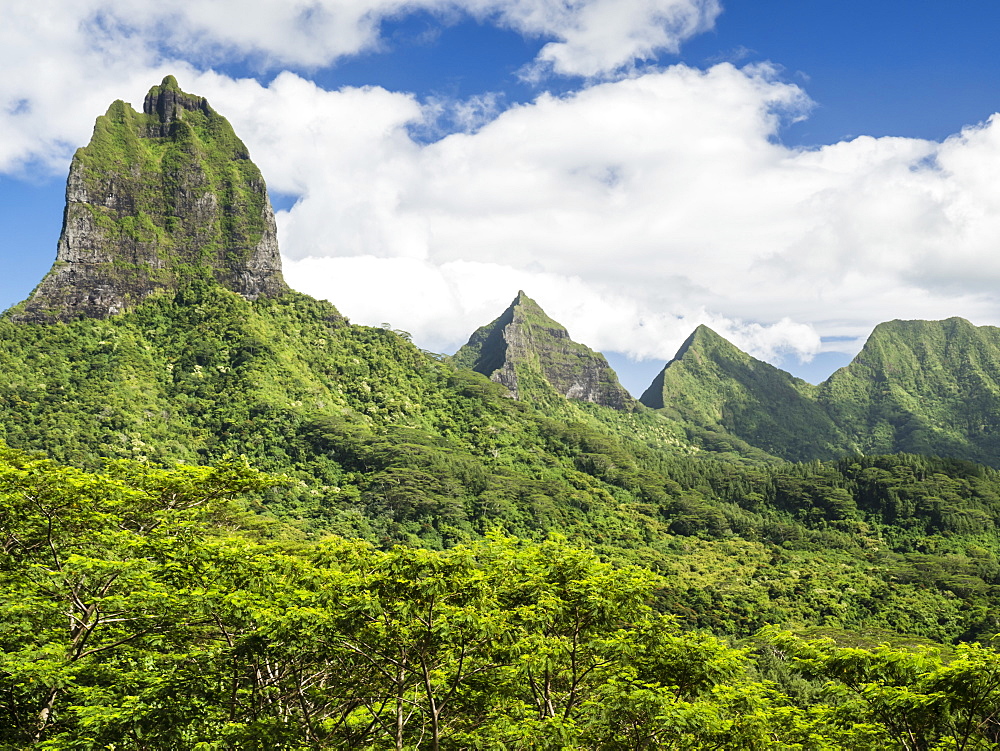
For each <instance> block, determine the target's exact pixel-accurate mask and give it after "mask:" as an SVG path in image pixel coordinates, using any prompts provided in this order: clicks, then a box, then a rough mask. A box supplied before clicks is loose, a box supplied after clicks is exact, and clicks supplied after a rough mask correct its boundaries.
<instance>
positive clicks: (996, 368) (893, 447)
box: [640, 318, 1000, 466]
mask: <svg viewBox="0 0 1000 751" xmlns="http://www.w3.org/2000/svg"><path fill="white" fill-rule="evenodd" d="M640 401H641V402H642V403H643V404H645V405H646V406H648V407H650V408H653V409H656V410H659V411H661V412H662V413H664V414H666V415H668V416H670V417H674V418H675V419H679V420H682V421H684V422H687V423H690V424H694V425H697V426H700V427H705V428H714V429H722V430H725V431H727V432H729V433H731V434H732V435H734V436H736V437H738V438H740V439H742V440H744V441H746V442H747V443H749V444H751V445H752V446H755V447H757V448H760V449H763V450H764V451H767V452H768V453H771V454H774V455H776V456H780V457H783V458H786V459H793V460H810V459H828V458H834V457H836V456H842V455H845V454H849V453H890V452H901V451H902V452H911V453H920V454H936V455H941V456H953V457H958V458H964V459H970V460H973V461H978V462H981V463H985V464H990V465H993V466H997V465H998V464H1000V328H996V327H993V326H974V325H972V324H971V323H969V322H968V321H966V320H964V319H962V318H949V319H947V320H944V321H899V320H897V321H889V322H886V323H882V324H879V325H878V326H877V327H876V328H875V330H874V331H873V332H872V334H871V336H870V337H869V339H868V341H867V342H866V343H865V346H864V347H863V348H862V350H861V352H860V353H858V355H857V357H855V358H854V359H853V360H852V361H851V363H850V364H848V365H847V366H845V367H843V368H841V369H840V370H838V371H836V372H835V373H834V374H833V375H831V376H830V378H828V379H827V380H826V381H824V382H823V383H822V384H819V385H818V386H813V385H811V384H808V383H806V382H805V381H802V380H800V379H798V378H795V377H794V376H792V375H791V374H789V373H786V372H785V371H783V370H780V369H779V368H776V367H774V366H772V365H769V364H767V363H765V362H763V361H761V360H757V359H756V358H753V357H751V356H750V355H748V354H746V353H744V352H742V351H741V350H739V349H738V348H737V347H735V346H734V345H732V344H730V343H729V342H728V341H726V340H725V339H723V338H722V337H721V336H719V335H718V334H716V333H715V332H712V331H711V330H710V329H708V328H706V327H699V329H698V330H696V331H695V333H694V334H692V335H691V337H690V338H689V339H688V340H687V341H686V342H685V343H684V345H682V347H681V348H680V350H679V351H678V354H677V356H676V357H675V358H674V359H673V360H671V361H670V362H669V363H667V365H666V366H665V367H664V369H663V371H661V372H660V374H659V375H658V376H657V377H656V379H655V380H654V382H653V384H652V385H651V386H650V388H649V389H647V390H646V392H645V393H644V394H643V395H642V396H641V397H640Z"/></svg>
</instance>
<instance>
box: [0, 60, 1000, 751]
mask: <svg viewBox="0 0 1000 751" xmlns="http://www.w3.org/2000/svg"><path fill="white" fill-rule="evenodd" d="M73 170H74V171H73V172H72V173H71V179H70V187H69V192H70V193H73V192H74V191H76V193H74V195H75V196H76V198H75V199H74V202H73V203H74V205H73V206H72V207H71V208H72V211H73V212H84V213H85V215H84V214H80V216H82V217H83V219H85V220H86V221H83V220H81V221H76V219H73V218H72V217H71V212H70V211H69V210H68V211H67V223H66V227H65V228H64V230H65V231H64V236H63V239H62V240H61V241H60V243H61V244H60V253H62V250H63V248H70V246H71V245H72V246H73V247H87V248H92V249H95V252H96V251H101V253H105V254H106V256H107V257H104V256H101V258H100V259H98V261H97V262H94V263H92V262H90V261H81V260H80V259H75V260H74V259H70V258H69V257H68V256H67V257H66V258H62V260H60V261H58V262H57V263H56V265H55V266H54V268H53V272H52V273H51V274H50V275H49V277H47V279H46V282H44V283H43V285H42V286H40V287H39V290H42V291H43V292H45V290H47V292H45V293H44V294H40V295H37V299H36V297H34V296H33V298H32V299H33V300H34V303H37V306H41V307H39V308H38V309H37V310H35V312H34V313H31V314H30V315H26V314H25V311H26V310H28V308H26V307H24V306H22V307H21V308H18V309H14V310H13V311H11V312H9V313H8V314H7V315H6V316H5V317H4V319H2V320H0V407H2V409H0V439H2V441H0V545H2V548H0V580H2V583H0V748H4V749H20V748H50V749H96V748H113V749H137V750H138V749H160V748H162V749H188V748H191V749H203V750H206V749H223V748H240V749H255V748H259V749H283V748H287V749H306V748H310V749H315V748H433V749H439V748H456V749H457V748H470V749H471V748H482V749H494V748H510V749H517V748H552V749H583V748H587V749H591V748H594V749H622V748H629V749H644V748H650V749H653V748H657V749H659V748H666V749H671V748H673V749H702V748H745V749H765V748H787V749H834V748H856V749H871V748H878V747H885V748H899V749H908V750H912V751H932V750H935V751H945V749H949V750H952V751H954V750H955V749H973V748H995V747H997V745H996V744H997V743H998V741H1000V723H998V717H1000V715H998V713H1000V657H998V656H997V653H996V652H995V651H994V649H993V643H994V642H993V640H994V639H995V638H997V635H998V632H1000V623H998V620H997V618H998V617H997V613H998V612H1000V610H998V609H1000V471H998V470H996V469H991V468H988V467H984V466H981V465H977V464H973V463H970V462H968V461H962V460H960V459H948V458H937V457H934V456H930V455H929V454H932V453H934V452H935V451H939V453H942V454H944V455H948V456H958V457H963V458H965V459H968V458H974V459H979V460H981V461H983V462H984V463H987V464H989V463H996V457H997V453H996V449H997V444H996V438H995V435H996V434H997V430H996V427H997V426H996V424H995V421H996V414H997V408H998V407H1000V405H998V404H997V402H996V398H997V397H996V394H997V393H1000V390H998V389H1000V387H998V386H997V384H998V383H1000V381H998V378H1000V370H998V369H1000V345H998V342H1000V340H998V339H997V336H996V334H997V332H996V330H987V329H985V328H982V329H976V328H975V327H972V326H971V324H967V323H966V322H964V321H960V320H958V319H954V320H952V321H946V322H941V323H938V324H927V323H918V324H913V323H912V322H911V323H900V322H894V323H893V324H886V325H884V326H883V327H880V329H879V330H878V331H877V332H876V335H873V337H872V340H871V341H870V342H869V345H868V346H866V348H865V350H864V351H863V352H862V354H861V356H859V358H857V359H856V360H855V362H854V363H853V364H852V365H851V366H850V367H849V368H847V369H844V370H842V371H840V372H839V373H838V374H836V375H835V376H834V377H833V378H831V379H830V380H829V381H828V382H827V383H826V384H824V385H823V386H821V387H813V386H810V385H809V384H806V383H804V382H802V381H799V380H797V379H793V378H792V377H791V376H789V375H788V374H785V373H782V372H781V371H779V370H777V369H776V368H773V367H771V366H769V365H766V364H765V363H761V362H760V361H757V360H754V359H753V358H751V357H749V356H748V355H745V354H744V353H742V352H740V351H739V350H737V349H736V348H735V347H733V346H732V345H730V344H729V343H728V342H726V341H725V340H723V339H722V338H721V337H718V336H717V335H715V334H713V333H712V332H711V331H709V330H708V329H704V328H701V329H699V330H698V331H697V332H695V334H694V335H692V337H691V339H690V340H689V341H688V342H687V343H686V344H685V346H684V347H683V348H682V351H681V352H680V353H679V354H678V358H677V359H676V360H674V361H673V362H672V363H671V364H670V365H668V367H667V368H666V369H665V370H664V373H663V374H662V375H661V377H660V378H659V379H658V381H657V383H655V384H654V386H653V387H651V390H650V391H649V392H647V395H646V398H645V400H646V401H647V403H649V404H650V405H651V406H652V407H654V409H650V408H648V407H644V406H642V405H640V404H638V403H636V402H635V401H634V400H632V399H631V398H630V397H628V396H627V394H625V393H624V392H623V391H622V390H621V387H620V386H619V385H618V383H617V380H616V377H615V376H614V374H613V372H612V371H611V370H610V369H609V368H607V366H606V362H605V361H604V359H603V357H601V356H600V355H598V354H597V353H594V352H592V351H591V350H589V349H587V348H586V347H584V346H583V345H579V344H577V343H574V342H572V341H571V340H570V339H569V335H568V333H567V332H566V331H565V329H563V328H562V327H561V326H560V325H559V324H557V323H556V322H555V321H552V320H551V319H550V318H548V317H547V316H546V315H545V314H544V313H543V312H542V311H541V309H540V308H539V307H538V306H537V305H536V304H535V303H534V302H532V301H531V300H530V299H528V298H527V297H526V296H524V294H523V293H521V294H519V295H518V298H517V299H516V300H515V303H514V305H512V307H511V309H510V310H508V311H507V313H505V314H504V315H503V316H501V318H499V319H497V321H495V322H494V323H493V324H490V325H489V326H487V327H484V328H483V329H481V330H480V331H479V332H477V334H476V335H474V336H473V340H472V342H471V343H470V345H469V346H468V347H467V348H465V349H464V350H463V351H462V352H460V353H459V355H458V356H457V357H456V358H453V359H449V358H442V357H440V356H437V355H434V354H432V353H428V352H423V351H421V350H420V349H418V348H417V347H415V346H414V345H413V344H412V343H411V342H410V341H409V335H408V334H406V332H404V331H398V330H391V329H390V328H389V327H388V326H386V327H383V328H370V327H364V326H352V325H350V324H349V323H348V322H347V321H346V320H345V319H344V318H343V317H342V316H341V315H340V314H339V313H338V312H337V311H336V309H335V308H334V307H333V306H331V305H329V304H327V303H323V302H319V301H316V300H313V299H311V298H308V297H305V296H303V295H298V294H295V293H291V292H288V291H287V289H286V288H285V286H284V284H283V282H282V281H281V279H280V271H279V270H278V267H277V266H278V264H277V258H278V256H277V246H276V243H275V242H274V237H273V222H272V221H271V215H270V210H269V207H268V206H267V205H266V199H265V193H264V187H263V183H262V181H260V179H259V173H258V172H257V171H256V168H255V167H254V166H253V165H252V163H251V162H250V161H249V159H248V158H247V155H246V152H245V148H244V147H243V146H242V144H241V143H240V142H239V141H238V139H236V136H235V134H234V133H233V132H232V130H231V128H230V127H229V125H228V123H226V122H225V120H223V119H222V118H221V117H219V116H218V115H217V114H216V113H214V112H213V111H212V110H211V108H209V107H208V105H207V103H206V102H205V101H204V100H203V99H201V98H199V97H192V96H190V95H187V94H184V93H183V92H182V91H180V89H179V88H178V87H177V84H176V81H174V80H173V79H172V78H170V77H168V78H167V79H165V80H164V83H163V84H162V85H161V86H160V87H154V89H153V90H152V91H151V92H150V96H149V97H148V98H147V102H146V106H145V108H144V114H142V115H139V114H137V113H135V112H133V111H132V110H131V108H129V107H127V105H124V104H123V103H118V104H116V105H113V106H112V108H111V109H110V110H109V113H108V115H106V116H105V117H103V118H101V119H99V121H98V124H97V127H96V129H95V134H94V140H93V141H92V143H91V146H90V147H87V149H83V150H81V151H80V152H78V154H77V158H76V160H75V162H74V168H73ZM80 191H83V192H84V193H87V195H88V196H90V197H91V198H93V197H95V196H96V198H95V200H96V203H94V201H89V202H88V200H84V198H85V197H86V196H84V197H83V198H81V196H83V193H80ZM88 191H89V192H88ZM90 194H93V195H92V196H91V195H90ZM216 209H218V211H216ZM203 210H204V211H203ZM88 212H89V213H88ZM95 212H96V213H95ZM206 212H207V213H206ZM91 214H92V216H91ZM74 216H75V214H74ZM88 217H89V218H88ZM78 218H79V217H78ZM88 222H89V224H88ZM87 227H89V228H90V229H89V230H87V232H86V233H85V234H86V235H87V237H86V238H85V239H86V242H83V241H80V242H77V241H79V240H81V237H82V236H81V237H77V238H76V239H75V240H74V241H73V243H71V242H70V240H69V239H67V238H68V237H69V235H67V232H70V233H71V232H74V231H82V230H81V228H84V229H86V228H87ZM91 241H93V242H91ZM88 243H89V244H88ZM158 254H160V255H158ZM71 255H72V254H71ZM151 259H152V260H151ZM161 261H165V262H168V263H166V266H163V265H162V264H161ZM73 263H79V264H82V265H80V268H81V269H83V271H80V273H81V274H84V277H85V278H87V279H91V281H93V280H94V279H98V280H99V281H100V284H99V285H97V286H98V287H99V289H97V288H95V289H94V290H91V289H88V288H87V287H86V285H80V284H79V283H78V282H79V280H80V278H84V277H79V276H78V275H77V271H79V269H77V271H72V272H70V271H68V270H67V269H68V268H69V265H71V264H73ZM87 269H90V271H94V270H95V269H96V271H94V273H96V274H97V276H94V277H86V274H88V273H90V271H87ZM144 275H146V276H144ZM146 277H148V278H146ZM105 282H106V283H105ZM119 282H120V284H119ZM147 282H148V284H147ZM133 283H134V284H136V285H138V286H135V287H134V288H133V287H130V285H131V284H133ZM46 285H48V286H46ZM116 285H118V286H116ZM251 299H252V301H251ZM34 303H31V304H34ZM37 306H36V307H37ZM29 307H30V304H29ZM123 310H124V312H121V311H123ZM28 312H29V313H30V312H31V311H28ZM36 314H37V315H36ZM466 366H467V367H466ZM470 368H476V369H478V370H480V371H482V373H477V372H474V370H472V369H470ZM484 374H485V375H484ZM486 375H493V376H494V377H496V378H498V380H500V381H501V382H502V383H505V384H506V385H507V386H510V388H511V390H513V391H514V392H515V394H514V395H515V396H516V397H518V398H516V399H515V398H511V396H512V394H511V391H510V390H508V388H506V387H505V386H504V385H501V384H498V383H494V382H493V381H492V380H490V379H489V378H487V377H486ZM501 376H502V377H501ZM505 379H506V380H505ZM567 396H570V397H574V396H575V397H578V398H577V399H572V398H566V397H567ZM901 449H906V450H910V451H911V452H912V453H902V454H901V453H890V452H894V451H899V450H901ZM857 450H863V451H864V452H868V453H871V454H875V455H862V454H856V455H855V453H854V452H855V451H857ZM36 452H45V455H42V454H40V453H36ZM778 457H784V458H793V459H797V460H801V462H800V463H788V462H786V461H782V460H781V459H779V458H778ZM817 458H822V459H824V460H823V461H817V460H816V459H817Z"/></svg>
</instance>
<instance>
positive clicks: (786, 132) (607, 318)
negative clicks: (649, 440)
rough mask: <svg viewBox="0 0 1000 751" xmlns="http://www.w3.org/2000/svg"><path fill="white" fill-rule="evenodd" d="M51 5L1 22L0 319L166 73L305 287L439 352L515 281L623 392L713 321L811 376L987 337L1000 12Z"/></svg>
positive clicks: (643, 2) (637, 386)
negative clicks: (74, 184) (209, 123)
mask: <svg viewBox="0 0 1000 751" xmlns="http://www.w3.org/2000/svg"><path fill="white" fill-rule="evenodd" d="M52 5H53V7H51V8H49V7H48V6H46V7H45V9H44V10H38V9H37V8H36V7H33V4H31V3H28V2H25V1H23V0H14V2H13V4H12V5H11V6H10V7H9V9H8V10H6V11H5V13H6V14H7V17H6V18H5V19H4V23H3V24H2V26H3V29H2V30H0V60H3V63H4V69H5V71H6V73H7V74H6V75H5V80H4V82H2V83H0V136H2V138H0V226H2V227H3V234H2V238H3V239H2V240H0V253H2V257H3V260H4V262H5V263H4V268H5V270H6V273H5V274H4V275H3V278H2V281H0V306H3V307H6V306H9V305H11V304H13V303H15V302H17V301H18V300H20V299H23V298H24V297H25V296H27V294H28V293H29V292H30V290H31V289H32V287H33V286H34V285H35V284H36V283H37V281H38V280H39V279H40V278H41V276H42V275H43V274H44V272H45V271H46V270H47V269H48V267H49V265H50V264H51V261H52V260H53V258H54V254H55V245H56V240H57V238H58V233H59V224H60V221H61V212H62V193H63V184H64V180H65V171H66V169H67V167H68V159H69V156H70V155H71V153H72V149H73V148H75V147H76V146H79V145H83V144H84V143H85V142H86V140H87V138H88V137H89V131H90V129H91V127H92V124H93V119H94V117H95V116H96V115H98V114H101V112H103V110H104V109H105V108H106V106H107V104H109V103H110V101H112V100H113V99H115V98H122V99H125V100H127V101H130V102H132V103H133V104H135V105H140V104H141V97H142V94H143V93H144V91H145V90H146V89H147V88H148V87H149V86H150V85H152V84H154V83H156V82H158V81H159V79H160V78H162V76H163V75H164V74H165V73H173V74H175V75H177V77H178V79H179V80H180V83H181V85H182V86H183V87H184V88H185V89H186V90H188V91H191V92H193V93H199V94H203V95H205V96H207V97H208V98H209V100H210V101H211V102H212V103H213V105H214V106H215V107H216V109H218V110H219V111H220V112H222V114H224V115H226V116H227V117H228V118H229V119H230V120H231V121H232V122H233V124H234V126H235V127H236V129H237V132H238V133H240V135H241V136H242V137H243V138H244V140H245V141H247V143H248V145H249V146H250V148H251V152H252V154H253V157H254V159H255V161H257V163H258V164H259V165H260V166H261V168H262V170H263V171H264V175H265V178H266V179H267V180H268V183H269V186H270V187H271V190H272V193H273V195H274V199H275V207H276V209H279V215H278V219H279V240H280V242H281V245H282V250H283V254H284V256H285V265H286V274H287V276H288V278H289V280H290V281H291V282H292V284H293V285H294V286H296V287H298V288H300V289H302V291H305V292H308V293H310V294H314V295H317V296H323V297H328V298H329V299H331V300H332V301H333V302H334V303H335V304H337V305H338V306H339V307H340V308H341V310H342V311H343V312H344V313H346V314H347V315H348V316H349V317H350V318H351V319H352V320H354V321H356V322H359V323H371V324H377V323H380V322H382V321H387V322H390V323H392V324H393V325H394V326H396V327H398V328H405V329H408V330H410V331H411V332H412V333H413V334H414V338H415V340H416V341H417V342H418V343H419V344H421V345H422V346H425V347H426V348H428V349H434V350H438V351H450V350H453V349H454V348H455V347H457V346H458V345H459V344H461V343H462V341H464V339H465V338H466V337H467V336H468V334H469V333H471V331H472V330H474V329H475V328H476V327H477V326H479V325H481V324H482V323H485V322H487V321H488V320H490V319H491V318H493V317H495V316H496V315H497V314H499V312H500V311H501V310H502V309H503V307H504V306H505V305H506V304H507V303H508V302H509V300H510V299H511V298H513V297H514V295H515V294H516V292H517V290H518V289H521V288H523V289H525V291H527V292H528V294H529V295H531V296H532V297H534V298H535V299H537V300H538V301H539V302H540V303H541V304H542V305H543V307H545V308H546V310H547V311H548V312H549V313H550V314H551V315H552V316H553V317H555V318H556V319H557V320H560V321H561V322H563V323H564V324H566V325H567V327H568V328H569V329H570V332H571V334H572V335H573V336H574V338H576V339H578V340H580V341H583V342H585V343H587V344H589V345H590V346H593V347H595V348H597V349H600V350H602V351H605V352H608V353H610V357H611V359H612V361H613V363H614V364H615V365H616V367H618V368H619V370H620V372H621V373H622V376H623V381H624V382H625V383H626V385H628V386H629V387H630V388H631V389H632V390H633V391H640V390H641V389H642V388H644V386H645V384H646V383H648V381H649V380H650V379H651V378H652V375H653V374H655V372H656V370H658V369H659V367H662V364H663V362H664V361H665V360H666V359H668V358H669V357H670V355H671V354H672V352H673V351H675V350H676V347H677V346H678V345H679V344H680V343H681V342H682V341H683V339H684V338H686V336H687V335H688V334H689V333H690V331H691V330H692V329H693V328H694V327H695V326H696V325H697V324H699V323H705V324H707V325H709V326H712V327H713V328H715V329H716V330H717V331H719V332H720V333H722V334H723V335H724V336H727V337H728V338H730V339H731V340H733V341H734V342H735V343H737V344H738V345H739V346H741V347H743V348H744V349H746V350H748V351H750V352H752V353H753V354H755V355H757V356H760V357H763V358H764V359H767V360H769V361H771V362H774V363H776V364H779V365H781V366H782V367H786V368H787V369H789V370H791V371H792V372H795V373H796V374H798V375H801V376H802V377H805V378H807V379H808V380H812V381H814V382H815V381H818V380H821V379H822V378H823V377H825V376H826V375H827V374H828V373H829V372H830V370H832V369H833V368H834V367H837V366H839V365H840V364H843V363H844V362H846V360H847V359H848V358H849V357H850V355H851V354H853V352H855V351H856V350H857V349H858V347H859V346H860V344H861V342H862V341H863V339H864V337H865V336H866V335H867V333H868V332H869V331H870V330H871V328H872V327H873V326H874V325H875V324H876V323H878V322H879V321H881V320H888V319H891V318H942V317H947V316H951V315H961V316H964V317H967V318H969V319H971V320H973V322H974V323H977V324H991V325H997V324H1000V305H998V304H997V300H996V299H995V294H994V290H995V289H997V283H1000V261H998V260H997V259H996V258H994V256H997V255H998V254H996V253H995V249H996V247H997V245H998V242H997V241H998V240H1000V219H998V218H995V217H998V216H1000V180H998V179H997V178H995V177H994V176H995V175H1000V169H998V167H1000V124H998V125H996V126H994V124H993V123H992V121H990V117H991V116H992V115H993V113H994V112H996V111H997V110H998V109H1000V101H998V100H1000V94H998V93H997V92H1000V85H998V84H1000V62H998V60H997V57H996V55H995V41H994V39H993V37H994V36H995V31H996V29H997V28H1000V6H998V5H997V4H996V3H992V2H984V1H981V0H970V1H968V2H963V3H961V4H946V3H941V2H919V1H917V2H908V3H905V4H903V3H898V2H887V1H886V2H880V1H878V0H874V1H870V2H865V3H862V2H854V1H844V0H841V1H840V2H836V3H834V2H807V3H789V2H787V1H786V2H777V0H754V2H749V1H748V0H729V1H726V0H722V2H721V3H716V2H714V1H713V0H615V1H614V2H611V1H610V0H577V1H576V2H574V3H561V2H551V1H548V0H467V1H465V2H454V1H452V2H445V0H419V1H416V2H401V3H397V2H389V1H388V0H319V2H316V3H313V4H312V6H311V8H312V9H311V10H310V15H309V16H308V21H307V20H306V17H305V16H303V15H302V13H303V10H304V8H305V5H306V4H301V7H300V4H296V3H288V2H283V3H279V2H260V3H257V4H254V6H251V7H250V9H249V10H248V9H247V6H245V5H243V4H240V3H238V2H235V0H220V1H219V2H217V3H214V4H212V5H211V6H199V7H198V9H193V6H190V4H185V3H182V2H180V0H165V1H164V2H163V3H161V4H158V7H157V8H156V9H151V8H150V7H148V4H146V3H143V2H140V0H114V2H105V1H104V0H81V2H76V3H70V2H68V0H67V2H65V3H58V2H57V3H53V4H52ZM60 6H61V7H60ZM230 6H231V7H230ZM956 9H957V10H956ZM166 19H169V26H168V25H165V20H166ZM233 19H239V21H238V22H237V23H235V24H234V22H233Z"/></svg>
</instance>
